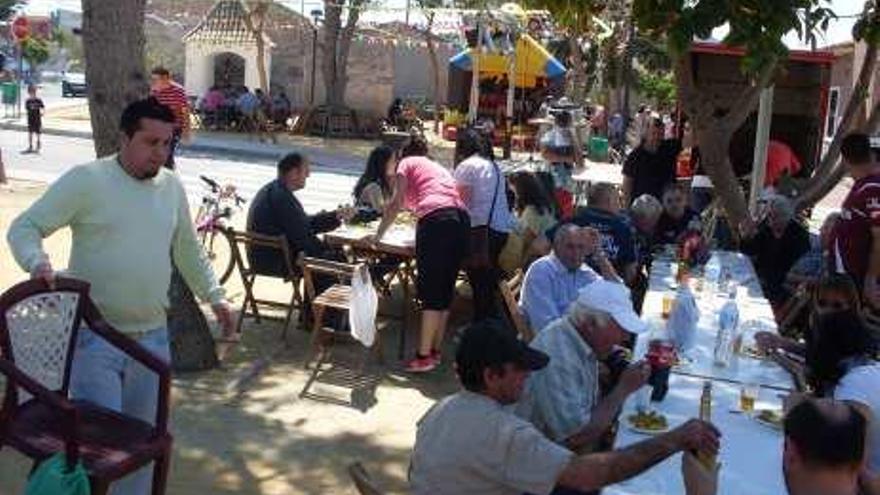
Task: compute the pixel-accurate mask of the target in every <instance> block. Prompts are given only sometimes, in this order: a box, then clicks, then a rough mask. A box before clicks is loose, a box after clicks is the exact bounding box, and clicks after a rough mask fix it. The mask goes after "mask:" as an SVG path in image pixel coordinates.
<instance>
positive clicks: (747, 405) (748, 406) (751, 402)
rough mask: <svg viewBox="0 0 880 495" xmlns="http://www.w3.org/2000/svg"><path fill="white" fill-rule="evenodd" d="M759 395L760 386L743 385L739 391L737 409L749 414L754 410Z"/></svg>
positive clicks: (753, 384)
mask: <svg viewBox="0 0 880 495" xmlns="http://www.w3.org/2000/svg"><path fill="white" fill-rule="evenodd" d="M760 393H761V386H760V385H758V384H757V383H744V384H743V386H742V387H741V388H740V389H739V408H740V410H742V411H743V412H746V413H749V412H752V411H754V410H755V402H756V401H757V400H758V395H759V394H760Z"/></svg>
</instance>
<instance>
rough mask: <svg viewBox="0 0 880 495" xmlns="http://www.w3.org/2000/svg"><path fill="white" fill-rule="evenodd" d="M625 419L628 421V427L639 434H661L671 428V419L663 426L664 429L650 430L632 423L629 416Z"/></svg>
mask: <svg viewBox="0 0 880 495" xmlns="http://www.w3.org/2000/svg"><path fill="white" fill-rule="evenodd" d="M625 421H626V427H627V428H629V430H630V431H631V432H633V433H638V434H639V435H650V436H653V435H659V434H661V433H666V432H667V431H669V430H670V429H671V428H670V427H669V420H668V419H667V420H666V428H663V429H662V430H648V429H645V428H639V427H638V426H636V425H634V424H632V422H631V421H630V420H629V418H626V420H625Z"/></svg>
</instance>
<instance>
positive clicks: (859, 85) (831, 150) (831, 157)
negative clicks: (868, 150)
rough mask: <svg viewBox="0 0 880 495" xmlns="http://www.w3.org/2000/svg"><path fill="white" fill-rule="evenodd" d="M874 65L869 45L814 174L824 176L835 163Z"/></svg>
mask: <svg viewBox="0 0 880 495" xmlns="http://www.w3.org/2000/svg"><path fill="white" fill-rule="evenodd" d="M876 66H877V45H869V46H868V50H867V51H866V52H865V60H864V61H862V68H861V70H860V71H859V78H858V80H857V82H856V85H855V87H854V88H853V91H852V94H851V95H850V97H849V101H848V102H847V104H846V109H845V110H844V112H843V117H841V119H840V125H839V126H838V127H837V132H836V134H835V135H834V139H833V140H832V141H831V145H830V146H828V151H826V152H825V156H823V157H822V161H821V162H820V163H819V166H818V167H816V170H814V171H813V175H814V176H816V177H824V176H826V175H828V171H829V170H831V169H832V168H833V167H834V165H835V164H836V163H837V160H838V158H839V155H840V146H841V144H843V138H844V137H845V136H846V134H847V133H848V132H849V130H850V129H851V128H852V125H853V123H855V120H856V116H857V115H858V111H859V109H860V107H861V106H862V104H863V103H864V102H865V98H867V96H868V88H869V86H870V84H871V77H872V76H873V75H874V68H875V67H876Z"/></svg>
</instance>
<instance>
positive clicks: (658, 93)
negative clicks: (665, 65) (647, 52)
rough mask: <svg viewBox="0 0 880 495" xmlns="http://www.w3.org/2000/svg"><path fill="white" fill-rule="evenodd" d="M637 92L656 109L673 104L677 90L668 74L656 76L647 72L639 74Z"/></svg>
mask: <svg viewBox="0 0 880 495" xmlns="http://www.w3.org/2000/svg"><path fill="white" fill-rule="evenodd" d="M638 77H639V80H638V85H639V92H640V93H641V94H642V95H644V96H645V97H646V98H648V99H650V100H651V101H653V102H654V105H656V106H658V107H664V108H669V107H670V106H671V105H673V104H674V103H675V95H676V93H677V92H678V88H676V86H675V78H674V77H673V75H672V74H671V73H670V74H656V73H653V72H649V71H642V72H640V73H639V76H638Z"/></svg>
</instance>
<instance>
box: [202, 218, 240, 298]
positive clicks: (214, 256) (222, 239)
mask: <svg viewBox="0 0 880 495" xmlns="http://www.w3.org/2000/svg"><path fill="white" fill-rule="evenodd" d="M208 246H209V248H208V249H206V251H207V253H208V258H209V260H210V262H211V267H212V268H213V269H214V274H215V275H216V276H217V281H218V282H219V283H220V285H223V284H225V283H226V281H227V280H229V277H231V276H232V269H233V268H235V258H234V257H233V255H232V249H233V246H232V239H231V238H230V237H229V235H227V233H226V232H225V231H223V230H222V228H221V227H217V228H215V229H214V230H212V231H211V233H210V239H209V241H208Z"/></svg>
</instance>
